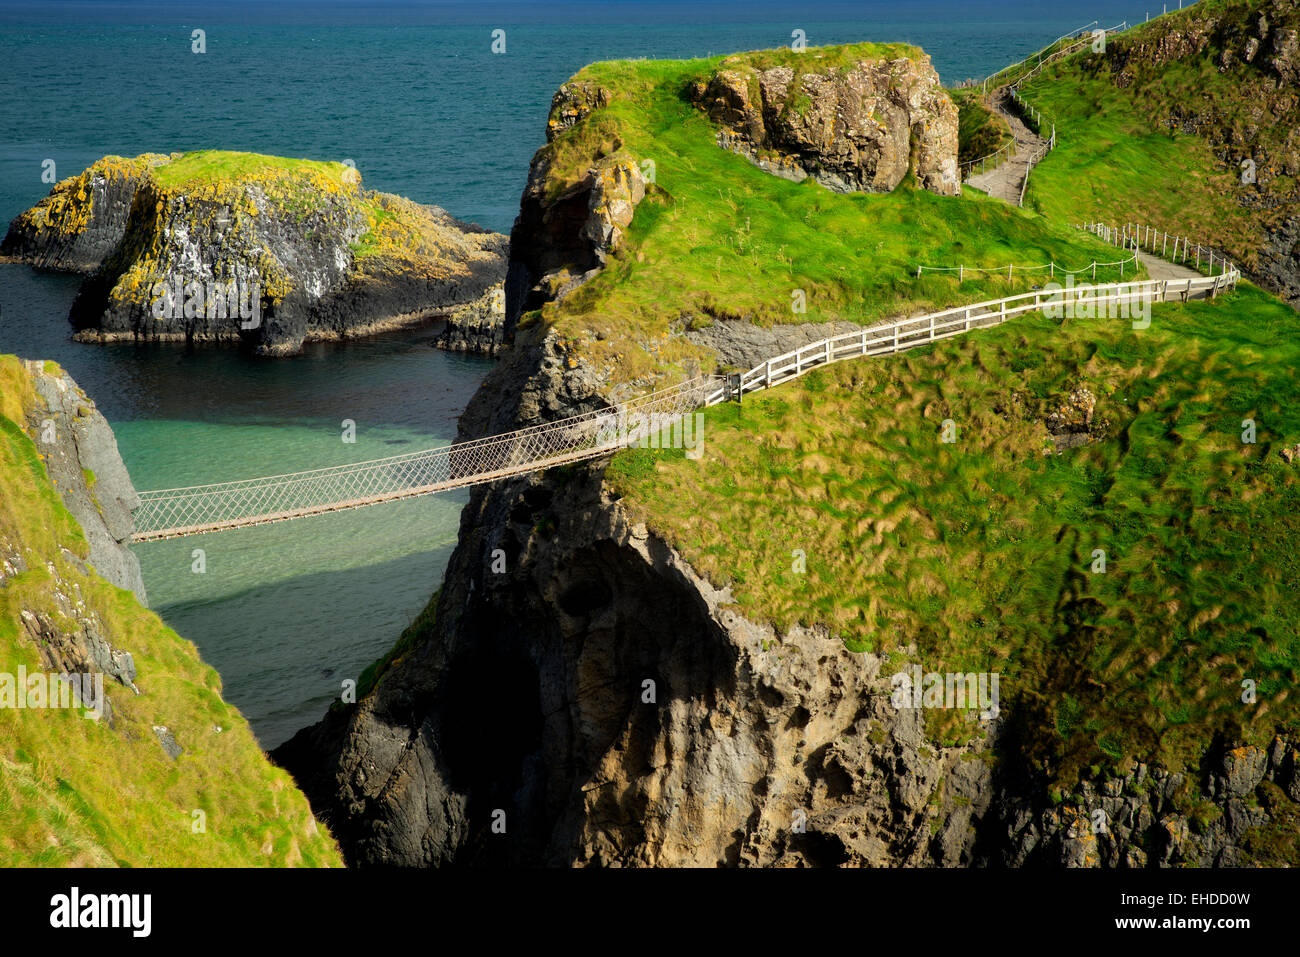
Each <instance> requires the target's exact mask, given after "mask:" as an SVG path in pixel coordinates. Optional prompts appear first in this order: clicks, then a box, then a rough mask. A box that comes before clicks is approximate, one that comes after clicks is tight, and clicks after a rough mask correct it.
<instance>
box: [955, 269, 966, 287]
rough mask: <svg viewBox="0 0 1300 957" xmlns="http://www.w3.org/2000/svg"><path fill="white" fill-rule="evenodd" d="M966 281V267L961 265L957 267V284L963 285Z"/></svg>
mask: <svg viewBox="0 0 1300 957" xmlns="http://www.w3.org/2000/svg"><path fill="white" fill-rule="evenodd" d="M965 281H966V267H965V266H960V265H959V266H958V267H957V284H958V285H961V284H962V283H963V282H965Z"/></svg>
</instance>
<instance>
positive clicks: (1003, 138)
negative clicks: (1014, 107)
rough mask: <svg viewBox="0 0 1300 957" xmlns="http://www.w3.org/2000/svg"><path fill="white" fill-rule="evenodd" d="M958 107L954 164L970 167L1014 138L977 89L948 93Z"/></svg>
mask: <svg viewBox="0 0 1300 957" xmlns="http://www.w3.org/2000/svg"><path fill="white" fill-rule="evenodd" d="M948 95H949V96H951V97H952V101H953V102H954V103H956V104H957V161H958V162H959V163H969V162H970V161H971V160H974V159H979V158H980V157H983V156H989V155H991V154H992V153H996V152H997V151H998V150H1000V149H1002V147H1004V146H1006V145H1007V144H1008V143H1010V142H1012V141H1013V140H1014V139H1015V137H1014V136H1013V135H1012V133H1011V127H1010V125H1009V124H1008V123H1007V121H1006V120H1005V119H1003V118H1002V117H1001V116H999V115H998V114H997V113H995V112H994V111H993V109H992V108H991V107H990V106H989V102H988V98H987V97H985V96H984V95H982V94H981V93H980V91H979V90H978V89H963V90H949V91H948Z"/></svg>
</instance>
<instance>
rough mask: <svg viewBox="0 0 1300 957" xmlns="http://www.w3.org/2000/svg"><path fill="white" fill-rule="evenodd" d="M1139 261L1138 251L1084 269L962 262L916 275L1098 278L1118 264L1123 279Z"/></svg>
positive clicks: (924, 269) (959, 278)
mask: <svg viewBox="0 0 1300 957" xmlns="http://www.w3.org/2000/svg"><path fill="white" fill-rule="evenodd" d="M1137 261H1138V257H1137V253H1134V254H1133V255H1132V256H1130V257H1129V258H1128V259H1118V260H1116V261H1115V262H1107V263H1103V262H1097V260H1095V259H1094V260H1093V261H1092V262H1091V263H1089V264H1088V265H1086V266H1084V267H1083V268H1082V269H1066V268H1065V267H1064V266H1062V265H1061V264H1060V263H1057V262H1050V263H1047V264H1046V265H1044V266H1018V265H1015V264H1014V263H1013V264H1010V265H1007V266H988V267H981V266H966V265H960V264H959V265H956V266H917V267H916V276H917V278H918V279H919V278H920V277H921V274H922V273H925V272H955V273H956V274H957V281H958V282H965V281H966V273H997V274H999V275H1001V274H1002V273H1006V274H1007V279H1011V278H1012V277H1013V276H1014V275H1015V273H1016V272H1042V271H1043V270H1044V269H1045V270H1047V274H1048V277H1049V278H1052V279H1054V278H1056V275H1057V273H1060V274H1061V275H1062V276H1082V275H1083V274H1084V273H1091V277H1092V278H1093V279H1096V278H1097V270H1098V269H1099V268H1106V267H1110V266H1118V267H1119V275H1120V278H1121V279H1123V278H1124V267H1125V266H1129V265H1131V266H1133V270H1134V272H1136V271H1137Z"/></svg>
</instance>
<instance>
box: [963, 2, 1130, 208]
mask: <svg viewBox="0 0 1300 957" xmlns="http://www.w3.org/2000/svg"><path fill="white" fill-rule="evenodd" d="M1096 23H1097V21H1095V20H1094V21H1093V22H1092V23H1091V24H1089V25H1088V27H1084V28H1083V29H1082V30H1080V31H1078V32H1077V34H1075V35H1076V36H1079V40H1078V42H1077V43H1073V44H1071V45H1069V46H1063V47H1061V49H1059V50H1057V51H1056V52H1055V53H1052V54H1050V55H1048V56H1046V57H1044V56H1042V55H1041V52H1042V51H1040V56H1039V60H1038V63H1037V65H1035V66H1034V67H1033V68H1032V69H1031V70H1029V72H1027V73H1025V74H1024V75H1023V76H1020V77H1018V78H1017V79H1016V81H1015V82H1014V83H1012V84H1011V85H1010V86H1009V87H1008V92H1009V94H1010V96H1011V99H1012V100H1013V101H1014V102H1015V103H1016V105H1017V106H1019V107H1020V110H1021V114H1022V115H1023V116H1024V118H1025V125H1026V126H1028V125H1030V124H1031V123H1032V124H1033V126H1032V129H1033V131H1034V132H1035V133H1036V134H1037V135H1039V136H1042V135H1043V130H1044V129H1045V128H1046V126H1047V125H1050V126H1051V130H1052V132H1051V134H1050V135H1048V136H1047V137H1046V140H1047V142H1045V143H1044V144H1043V145H1042V146H1040V147H1039V148H1038V149H1037V150H1035V151H1034V152H1033V154H1032V155H1031V156H1030V157H1029V160H1028V162H1027V165H1026V167H1025V176H1024V179H1023V180H1021V182H1020V198H1019V199H1018V200H1017V202H1016V205H1017V206H1020V207H1023V206H1024V205H1025V192H1026V190H1028V188H1029V174H1030V173H1032V172H1033V169H1034V167H1035V166H1037V165H1038V164H1039V163H1040V162H1041V161H1042V159H1043V157H1044V156H1046V155H1047V154H1048V153H1050V152H1051V151H1052V150H1054V149H1056V123H1055V121H1052V122H1051V123H1050V124H1045V123H1044V122H1043V114H1042V111H1041V110H1039V109H1038V107H1036V106H1034V105H1033V104H1032V103H1030V102H1029V101H1028V100H1026V99H1025V98H1024V97H1023V96H1022V95H1021V93H1020V85H1021V84H1022V83H1024V82H1025V81H1026V80H1028V79H1030V78H1031V77H1033V76H1034V75H1036V74H1037V73H1039V72H1040V71H1041V70H1042V69H1043V68H1044V67H1046V66H1048V65H1049V64H1051V63H1054V62H1056V61H1057V60H1059V59H1062V58H1063V57H1067V56H1070V55H1071V54H1074V53H1078V52H1079V51H1080V50H1082V49H1083V48H1084V47H1085V46H1088V45H1089V44H1091V43H1092V42H1093V40H1092V34H1090V33H1089V34H1088V35H1086V36H1084V35H1082V34H1083V33H1084V31H1085V30H1088V29H1089V28H1091V27H1092V26H1095V25H1096ZM1127 29H1128V21H1127V20H1125V21H1123V22H1121V23H1117V24H1116V25H1115V26H1113V27H1107V28H1106V29H1105V30H1104V31H1102V32H1103V33H1104V35H1105V36H1111V35H1112V34H1115V33H1120V32H1122V31H1124V30H1127ZM1068 38H1070V35H1067V36H1066V37H1061V38H1060V39H1058V40H1057V41H1055V42H1056V43H1059V42H1061V41H1063V40H1065V39H1068ZM1025 62H1027V58H1026V60H1022V61H1021V63H1019V64H1013V66H1021V65H1023V64H1024V63H1025ZM1008 69H1010V68H1008ZM1003 72H1006V71H1005V70H1003V71H999V73H995V74H994V76H995V77H996V76H999V75H1001V73H1003ZM990 79H992V77H990ZM987 84H988V80H985V92H987ZM1007 145H1008V146H1012V147H1014V146H1015V143H1014V142H1013V143H1010V144H1007ZM1005 149H1007V146H1003V147H1001V148H1000V149H998V150H997V151H995V152H993V153H990V154H988V155H987V156H984V157H979V158H977V159H973V160H970V161H968V163H967V164H964V165H967V166H969V167H970V169H969V171H968V172H967V173H966V174H965V175H963V176H962V182H966V181H967V180H968V179H970V178H971V177H972V176H973V175H975V173H974V167H975V164H976V163H979V164H980V174H981V175H982V174H983V173H984V172H985V171H986V169H987V161H988V160H990V159H993V158H995V157H997V156H998V155H999V154H1000V153H1001V152H1002V151H1003V150H1005ZM1016 155H1018V153H1017V152H1015V151H1013V152H1012V153H1011V154H1010V155H1009V156H1007V157H1003V159H1000V160H997V162H995V163H994V164H993V167H992V168H993V169H997V168H998V166H1000V165H1001V164H1002V163H1003V162H1004V161H1005V160H1006V159H1010V158H1012V157H1014V156H1016Z"/></svg>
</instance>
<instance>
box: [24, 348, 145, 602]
mask: <svg viewBox="0 0 1300 957" xmlns="http://www.w3.org/2000/svg"><path fill="white" fill-rule="evenodd" d="M25 368H26V370H27V375H28V377H29V378H30V379H31V381H32V385H33V388H34V390H35V396H34V398H35V401H34V402H33V403H32V405H31V407H30V408H29V409H28V410H27V423H26V424H27V429H28V432H29V433H30V434H32V435H35V436H36V437H37V444H38V445H39V446H40V448H41V449H42V454H43V455H44V456H45V468H46V470H47V471H48V472H49V475H50V478H51V480H52V481H53V483H54V487H55V488H57V489H58V490H59V495H60V496H61V497H62V499H63V504H64V506H65V507H66V508H67V509H68V511H69V512H71V513H72V515H73V517H74V518H75V519H76V520H77V523H78V524H79V525H80V526H81V528H82V531H83V532H85V535H86V540H87V542H88V543H89V545H90V554H89V556H88V558H89V562H90V564H91V566H92V567H94V569H95V571H96V572H97V573H99V574H100V575H101V576H102V577H103V578H105V579H107V580H108V581H110V582H112V583H113V584H114V585H116V586H117V587H118V588H125V589H127V590H129V591H132V592H134V593H135V596H136V598H137V599H139V601H140V604H142V605H147V604H148V600H147V598H146V596H145V588H144V581H143V579H142V578H141V577H140V561H139V559H137V558H136V557H135V555H134V553H132V551H131V550H130V548H129V547H128V545H129V541H130V538H131V532H132V531H133V530H134V523H133V520H132V517H131V515H132V512H134V511H135V509H136V507H137V506H139V504H140V497H139V496H138V495H137V494H136V492H135V487H134V486H133V485H132V484H131V477H130V475H128V474H127V471H126V466H125V465H124V464H123V463H122V458H121V456H120V455H119V454H118V451H117V438H116V437H115V436H114V435H113V430H112V428H110V427H109V424H108V420H107V419H105V418H104V416H103V415H101V414H100V412H99V410H98V409H96V408H95V403H94V402H93V401H92V400H91V399H90V398H89V397H88V396H87V395H86V393H85V392H83V391H82V390H81V389H80V387H78V386H77V384H76V383H75V382H73V381H72V379H71V377H70V376H68V374H67V373H65V372H63V371H62V370H61V369H58V368H57V367H50V368H47V367H46V364H45V363H41V362H28V363H25ZM46 439H48V440H49V441H46Z"/></svg>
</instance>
